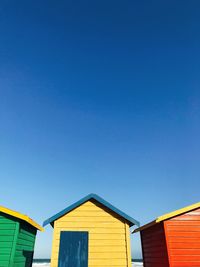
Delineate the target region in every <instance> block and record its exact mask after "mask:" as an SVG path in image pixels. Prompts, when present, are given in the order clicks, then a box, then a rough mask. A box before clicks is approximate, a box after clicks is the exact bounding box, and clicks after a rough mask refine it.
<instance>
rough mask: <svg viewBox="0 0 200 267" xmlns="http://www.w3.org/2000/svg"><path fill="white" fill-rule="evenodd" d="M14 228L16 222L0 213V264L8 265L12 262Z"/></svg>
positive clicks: (5, 266) (15, 233) (15, 232)
mask: <svg viewBox="0 0 200 267" xmlns="http://www.w3.org/2000/svg"><path fill="white" fill-rule="evenodd" d="M16 230H17V222H15V221H13V220H11V219H10V217H9V216H7V215H5V214H3V213H0V266H4V267H9V266H11V264H12V262H13V258H14V254H13V248H14V247H15V239H16V237H17V231H16Z"/></svg>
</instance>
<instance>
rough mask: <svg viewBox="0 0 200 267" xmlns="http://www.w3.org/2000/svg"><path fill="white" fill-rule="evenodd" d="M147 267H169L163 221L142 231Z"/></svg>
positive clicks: (144, 257)
mask: <svg viewBox="0 0 200 267" xmlns="http://www.w3.org/2000/svg"><path fill="white" fill-rule="evenodd" d="M141 240H142V253H143V260H144V266H145V267H169V261H168V255H167V247H166V240H165V234H164V226H163V223H159V224H155V225H154V226H152V227H150V228H147V229H145V230H143V231H141Z"/></svg>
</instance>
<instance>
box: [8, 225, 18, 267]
mask: <svg viewBox="0 0 200 267" xmlns="http://www.w3.org/2000/svg"><path fill="white" fill-rule="evenodd" d="M18 236H19V222H16V223H15V233H14V239H13V245H12V250H11V255H10V264H9V267H13V265H14V260H15V252H16V247H17V240H18Z"/></svg>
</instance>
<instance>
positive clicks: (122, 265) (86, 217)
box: [51, 201, 131, 267]
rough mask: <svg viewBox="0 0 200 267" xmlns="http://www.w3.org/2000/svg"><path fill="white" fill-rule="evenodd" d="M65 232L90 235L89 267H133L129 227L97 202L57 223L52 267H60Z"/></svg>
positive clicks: (92, 202) (73, 212) (90, 202)
mask: <svg viewBox="0 0 200 267" xmlns="http://www.w3.org/2000/svg"><path fill="white" fill-rule="evenodd" d="M128 230H129V229H128ZM61 231H88V233H89V255H88V257H89V264H88V266H89V267H100V266H101V267H102V266H103V267H129V266H130V264H131V256H130V240H129V238H128V239H127V235H130V233H127V225H126V223H125V222H123V221H122V220H121V218H120V217H119V216H116V215H115V214H114V213H113V212H111V211H110V210H107V209H105V208H104V207H103V206H101V205H100V204H99V203H97V202H95V201H87V202H86V203H84V204H82V205H81V206H79V207H78V208H76V209H75V210H73V211H71V212H69V213H68V214H66V215H64V216H63V217H61V218H59V219H58V220H57V221H55V222H54V235H53V247H52V258H51V267H57V266H58V252H59V243H60V232H61Z"/></svg>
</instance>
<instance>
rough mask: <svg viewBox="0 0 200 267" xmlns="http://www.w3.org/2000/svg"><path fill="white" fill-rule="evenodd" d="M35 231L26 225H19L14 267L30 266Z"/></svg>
mask: <svg viewBox="0 0 200 267" xmlns="http://www.w3.org/2000/svg"><path fill="white" fill-rule="evenodd" d="M35 237H36V229H35V228H33V227H32V226H30V225H28V224H27V223H23V224H21V225H20V228H19V234H18V238H17V244H16V251H15V257H14V265H13V266H14V267H30V266H32V259H33V252H34V245H35Z"/></svg>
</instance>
